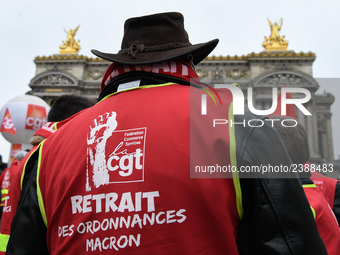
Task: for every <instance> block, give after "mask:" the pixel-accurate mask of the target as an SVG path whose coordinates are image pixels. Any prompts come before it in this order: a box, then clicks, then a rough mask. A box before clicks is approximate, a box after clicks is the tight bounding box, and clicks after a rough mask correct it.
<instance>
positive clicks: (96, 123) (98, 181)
mask: <svg viewBox="0 0 340 255" xmlns="http://www.w3.org/2000/svg"><path fill="white" fill-rule="evenodd" d="M116 118H117V113H116V112H111V113H105V114H103V115H100V116H98V117H97V118H96V119H94V120H93V122H92V124H91V126H90V129H89V132H88V134H87V167H86V171H87V173H86V175H87V176H88V177H89V178H87V181H86V191H90V190H91V188H92V187H95V188H98V187H100V186H101V185H107V184H110V183H126V182H142V181H144V158H145V136H146V128H134V129H128V130H117V127H118V122H117V120H116Z"/></svg>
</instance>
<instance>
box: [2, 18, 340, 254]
mask: <svg viewBox="0 0 340 255" xmlns="http://www.w3.org/2000/svg"><path fill="white" fill-rule="evenodd" d="M217 44H218V39H214V40H211V41H208V42H205V43H199V44H192V43H190V41H189V36H188V33H187V32H186V30H185V28H184V17H183V15H182V14H180V13H177V12H170V13H158V14H153V15H148V16H142V17H134V18H130V19H128V20H126V22H125V24H124V36H123V39H122V44H121V49H120V50H119V51H118V53H116V54H115V53H104V52H100V51H98V50H92V52H93V54H95V55H96V56H97V57H99V58H102V59H105V60H107V61H110V62H112V64H111V65H110V66H109V67H108V69H107V70H106V72H105V74H104V77H103V79H102V83H101V93H100V95H99V97H98V100H97V102H93V101H92V100H89V99H87V98H86V97H82V96H75V95H70V96H61V97H60V98H58V99H57V100H56V101H55V102H54V104H53V105H52V106H51V110H50V112H49V114H48V122H47V123H46V124H45V125H44V126H43V127H42V128H41V129H39V130H38V131H37V132H36V133H35V135H34V136H33V137H32V139H31V141H30V142H31V144H32V146H33V148H32V149H31V150H30V151H29V152H27V154H26V155H25V156H24V157H23V158H20V159H18V160H17V162H16V164H12V165H13V167H12V166H11V168H8V170H6V171H4V173H3V174H2V175H1V182H2V184H1V189H2V192H1V194H2V198H3V199H2V202H3V203H2V204H1V205H2V218H1V226H0V253H2V254H112V253H118V254H134V255H136V254H137V255H138V254H184V255H186V254H202V255H203V254H207V255H212V254H294V255H297V254H301V255H305V254H309V255H311V254H317V255H322V254H334V255H336V254H340V229H339V224H338V220H339V218H340V194H339V193H340V184H339V182H338V181H337V180H333V179H332V180H330V178H327V177H324V176H321V177H322V178H323V179H322V180H325V181H324V182H322V183H323V184H322V185H325V187H326V186H327V187H329V188H324V189H320V186H317V185H316V183H317V182H318V181H320V176H313V175H312V174H311V173H310V172H309V171H303V175H300V176H299V175H297V174H296V173H293V172H287V173H281V174H280V175H279V177H280V178H278V176H276V173H258V172H253V173H251V174H249V173H242V172H237V171H233V172H231V173H219V174H218V175H215V176H207V175H202V176H200V175H197V173H196V174H193V171H195V166H203V165H205V166H211V165H219V166H231V167H232V169H239V168H240V167H245V166H263V165H267V166H290V165H291V164H293V163H294V164H299V165H300V164H303V165H304V164H306V163H307V162H308V160H309V146H308V141H307V137H306V134H305V131H304V129H303V127H302V126H301V125H297V126H296V127H294V128H288V127H283V126H282V125H281V126H280V125H278V126H275V127H272V126H271V125H270V124H269V122H265V121H262V120H264V119H267V118H268V117H267V116H255V115H253V114H252V113H251V112H250V111H249V109H248V107H247V105H246V104H245V105H244V114H243V115H233V113H232V109H233V98H232V95H231V93H228V91H227V90H225V89H224V90H223V91H218V90H215V89H213V88H211V87H210V86H208V85H206V84H203V83H201V82H200V81H199V78H198V75H197V74H196V72H195V65H196V64H198V63H199V62H200V61H202V60H203V59H204V58H205V57H207V56H208V55H209V54H210V53H211V52H212V51H213V50H214V48H215V47H216V45H217ZM206 93H208V94H210V95H213V96H214V97H215V98H216V99H217V100H216V101H217V102H218V104H217V105H216V106H215V105H214V102H212V100H211V102H209V103H208V106H209V104H210V103H211V105H212V106H211V105H210V106H211V107H210V106H209V107H208V113H207V114H206V115H202V114H201V113H202V112H201V100H202V94H206ZM272 118H277V119H280V118H281V117H280V116H274V117H272ZM214 119H227V120H233V121H234V122H235V123H241V122H243V121H247V120H249V119H252V120H258V121H259V122H260V121H261V123H264V124H263V125H261V127H260V128H258V127H256V124H254V125H252V126H243V125H235V126H233V127H232V128H230V127H226V126H223V125H221V126H219V127H214V126H212V122H211V120H214ZM274 123H279V122H274ZM326 190H327V191H326Z"/></svg>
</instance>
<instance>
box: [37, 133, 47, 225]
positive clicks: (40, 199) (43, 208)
mask: <svg viewBox="0 0 340 255" xmlns="http://www.w3.org/2000/svg"><path fill="white" fill-rule="evenodd" d="M45 141H46V140H44V141H42V142H41V143H40V144H41V145H40V150H39V158H38V169H37V197H38V203H39V209H40V213H41V217H42V218H43V221H44V223H45V226H46V227H47V217H46V212H45V206H44V201H43V198H42V195H41V189H40V185H39V174H40V165H41V154H42V149H43V144H44V142H45Z"/></svg>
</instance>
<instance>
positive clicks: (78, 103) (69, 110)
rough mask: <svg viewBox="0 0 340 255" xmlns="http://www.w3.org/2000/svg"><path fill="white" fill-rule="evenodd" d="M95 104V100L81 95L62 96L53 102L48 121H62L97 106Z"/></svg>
mask: <svg viewBox="0 0 340 255" xmlns="http://www.w3.org/2000/svg"><path fill="white" fill-rule="evenodd" d="M95 103H96V100H95V99H90V98H87V97H83V96H79V95H62V96H60V97H58V98H56V99H55V100H54V101H53V102H52V104H51V109H50V111H49V113H48V115H47V121H53V122H57V121H62V120H64V119H67V118H68V117H70V116H72V115H74V114H75V113H77V112H79V111H81V110H84V109H86V108H89V107H91V106H93V105H95Z"/></svg>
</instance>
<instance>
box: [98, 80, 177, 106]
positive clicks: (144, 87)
mask: <svg viewBox="0 0 340 255" xmlns="http://www.w3.org/2000/svg"><path fill="white" fill-rule="evenodd" d="M173 84H177V83H174V82H168V83H162V84H152V85H145V86H141V87H137V88H131V89H125V90H122V91H117V92H114V93H112V94H110V95H107V96H106V97H104V98H103V99H102V100H100V101H99V102H101V101H103V100H105V99H107V98H109V97H111V96H113V95H117V94H119V93H122V92H125V91H130V90H135V89H147V88H155V87H162V86H168V85H173ZM99 102H98V103H99Z"/></svg>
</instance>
